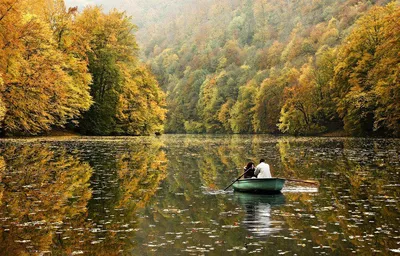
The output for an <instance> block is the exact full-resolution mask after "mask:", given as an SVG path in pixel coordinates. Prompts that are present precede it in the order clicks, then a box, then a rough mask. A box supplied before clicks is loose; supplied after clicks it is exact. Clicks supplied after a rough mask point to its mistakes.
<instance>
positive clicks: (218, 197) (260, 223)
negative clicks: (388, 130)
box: [0, 135, 400, 255]
mask: <svg viewBox="0 0 400 256" xmlns="http://www.w3.org/2000/svg"><path fill="white" fill-rule="evenodd" d="M399 153H400V140H395V139H355V138H354V139H349V138H287V137H270V136H194V135H193V136H184V135H163V136H161V137H134V138H131V137H118V138H113V137H100V138H91V137H68V138H64V137H61V138H60V137H57V138H33V139H5V140H0V255H35V254H37V255H80V254H83V255H224V254H229V255H247V254H252V253H254V254H260V255H400V198H399V195H400V154H399ZM261 157H264V158H266V159H267V162H268V163H269V164H270V166H271V168H272V171H273V175H274V176H279V177H290V178H299V179H315V180H318V181H319V182H320V184H321V185H320V187H319V188H317V187H315V186H308V185H306V184H301V183H287V184H286V185H285V188H284V190H283V193H282V194H279V195H270V196H268V195H263V196H260V195H251V194H242V193H234V192H232V191H231V190H230V191H227V192H224V191H223V188H225V187H226V186H227V185H228V184H229V183H230V182H231V181H232V180H234V179H235V177H237V176H238V175H240V174H241V172H242V169H243V166H244V165H245V164H246V163H247V162H248V161H250V160H252V161H255V162H256V161H258V159H259V158H261Z"/></svg>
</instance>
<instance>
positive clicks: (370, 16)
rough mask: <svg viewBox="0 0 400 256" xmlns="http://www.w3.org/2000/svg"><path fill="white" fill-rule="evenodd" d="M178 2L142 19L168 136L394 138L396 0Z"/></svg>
mask: <svg viewBox="0 0 400 256" xmlns="http://www.w3.org/2000/svg"><path fill="white" fill-rule="evenodd" d="M153 2H154V1H153ZM178 2H180V3H181V9H180V10H179V11H175V12H172V11H171V10H169V9H168V10H169V12H170V13H172V14H171V15H169V16H168V17H166V18H163V17H162V16H158V15H154V14H155V13H156V14H157V13H162V12H163V10H161V9H158V8H156V7H155V8H148V9H147V12H148V14H149V15H148V16H144V18H143V19H144V21H141V22H139V24H142V23H143V29H142V30H141V31H139V37H140V40H141V42H142V43H143V45H144V46H145V47H144V55H145V57H146V58H147V61H148V63H149V64H150V65H151V67H152V71H153V72H154V73H155V74H156V76H157V79H158V81H159V83H160V84H161V85H162V87H163V89H164V90H165V91H166V92H167V94H168V97H167V103H168V114H167V123H166V130H167V131H168V132H177V133H178V132H187V133H202V132H208V133H276V132H284V133H291V134H317V133H321V132H326V131H333V130H340V129H342V128H343V129H344V130H345V131H346V132H347V133H348V134H351V135H364V134H373V133H375V134H380V135H382V134H385V135H391V136H393V135H395V136H398V135H399V132H400V127H399V124H400V106H399V102H400V99H399V90H400V85H399V84H400V83H399V78H400V77H399V76H400V72H399V70H400V56H399V54H398V53H399V47H400V41H399V40H400V32H399V27H400V24H399V20H400V19H399V15H400V7H399V5H398V3H397V2H389V1H384V0H377V1H358V0H357V1H355V0H351V1H336V0H317V1H304V0H301V1H283V0H279V1H271V0H254V1H246V0H233V1H232V0H208V1H189V2H186V1H178ZM142 5H143V3H142ZM145 10H146V9H145ZM149 17H153V18H152V22H151V21H149V20H148V19H149Z"/></svg>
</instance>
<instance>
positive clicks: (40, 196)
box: [0, 145, 92, 255]
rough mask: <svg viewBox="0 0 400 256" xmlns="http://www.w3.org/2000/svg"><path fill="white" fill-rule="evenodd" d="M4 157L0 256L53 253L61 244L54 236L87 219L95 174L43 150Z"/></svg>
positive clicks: (20, 149) (25, 149)
mask: <svg viewBox="0 0 400 256" xmlns="http://www.w3.org/2000/svg"><path fill="white" fill-rule="evenodd" d="M1 154H2V157H3V159H4V160H2V161H1V162H3V163H4V164H5V167H3V168H2V169H1V176H2V178H1V184H2V190H3V191H2V200H1V204H0V214H1V215H0V216H1V224H2V225H1V226H2V228H1V229H0V239H1V240H2V242H1V243H0V251H1V252H2V254H3V255H23V254H25V253H28V254H32V253H39V252H43V251H50V250H51V249H52V248H51V247H52V244H53V243H54V242H55V241H56V240H58V239H59V237H58V235H57V234H56V232H55V231H56V230H57V229H58V228H59V227H60V226H61V225H62V224H63V223H65V222H69V221H70V220H74V219H75V218H77V216H81V215H84V214H86V211H87V209H86V205H87V201H88V200H89V198H90V197H91V191H90V189H89V183H88V180H89V178H90V175H91V174H92V169H91V168H90V166H89V165H88V164H86V163H82V162H80V161H79V160H78V159H76V158H74V157H73V156H71V155H68V154H66V153H65V151H63V150H60V151H59V152H57V154H56V153H54V152H52V151H51V150H50V149H49V148H48V147H44V146H41V145H30V146H7V148H6V149H5V150H2V151H1ZM1 164H2V163H1Z"/></svg>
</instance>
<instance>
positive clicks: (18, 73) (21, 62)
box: [0, 0, 165, 135]
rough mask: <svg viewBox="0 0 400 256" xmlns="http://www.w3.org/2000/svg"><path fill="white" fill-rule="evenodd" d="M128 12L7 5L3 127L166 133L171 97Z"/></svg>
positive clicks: (0, 44)
mask: <svg viewBox="0 0 400 256" xmlns="http://www.w3.org/2000/svg"><path fill="white" fill-rule="evenodd" d="M135 30H136V27H135V26H134V25H133V24H132V22H131V20H130V17H128V16H127V15H126V14H125V13H124V12H120V11H117V10H111V11H110V12H107V13H105V12H103V10H102V9H101V8H100V7H96V6H91V7H87V8H85V9H84V10H82V11H81V12H78V10H77V8H69V9H67V8H66V7H65V4H64V1H63V0H2V1H1V2H0V132H1V133H2V134H10V135H19V134H22V135H25V134H29V135H35V134H41V133H44V132H47V131H50V130H51V129H53V128H55V127H68V128H70V129H76V130H78V131H80V132H81V133H84V134H94V135H108V134H126V135H145V134H150V133H154V132H160V131H162V129H163V122H164V119H165V109H164V107H165V94H164V93H163V92H162V91H161V89H160V88H159V86H158V83H157V81H156V80H155V78H154V77H153V75H152V74H151V73H150V72H149V70H148V68H147V67H146V66H145V65H144V64H143V63H141V62H140V61H139V59H138V52H139V49H138V45H137V43H136V38H135V36H134V33H133V32H134V31H135Z"/></svg>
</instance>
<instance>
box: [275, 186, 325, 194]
mask: <svg viewBox="0 0 400 256" xmlns="http://www.w3.org/2000/svg"><path fill="white" fill-rule="evenodd" d="M282 193H318V188H316V187H302V186H285V187H283V189H282Z"/></svg>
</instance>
